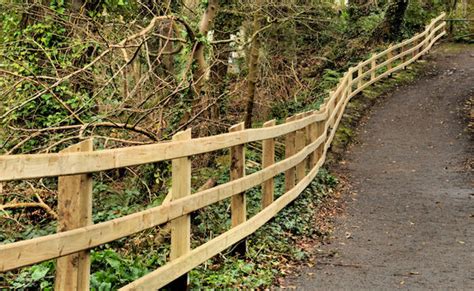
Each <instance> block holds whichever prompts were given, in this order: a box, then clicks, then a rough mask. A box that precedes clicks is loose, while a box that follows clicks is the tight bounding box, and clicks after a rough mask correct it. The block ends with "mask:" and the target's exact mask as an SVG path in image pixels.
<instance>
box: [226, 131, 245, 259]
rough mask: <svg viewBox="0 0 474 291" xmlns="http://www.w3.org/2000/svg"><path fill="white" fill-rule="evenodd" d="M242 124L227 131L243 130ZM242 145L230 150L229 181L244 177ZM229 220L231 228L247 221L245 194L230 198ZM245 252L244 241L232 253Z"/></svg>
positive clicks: (241, 253) (242, 254) (241, 254)
mask: <svg viewBox="0 0 474 291" xmlns="http://www.w3.org/2000/svg"><path fill="white" fill-rule="evenodd" d="M244 129H245V126H244V123H243V122H242V123H239V124H236V125H234V126H232V127H231V128H230V129H229V131H230V132H236V131H241V130H244ZM244 150H245V149H244V145H243V144H242V145H236V146H233V147H231V148H230V159H231V163H230V179H231V180H237V179H239V178H242V177H243V176H245V151H244ZM231 220H232V227H236V226H237V225H239V224H241V223H243V222H245V221H246V220H247V204H246V199H245V192H243V193H239V194H236V195H234V196H232V199H231ZM246 251H247V243H246V241H245V239H243V240H241V241H240V242H238V243H237V244H236V245H235V246H234V248H233V253H234V254H236V255H240V256H244V255H245V253H246Z"/></svg>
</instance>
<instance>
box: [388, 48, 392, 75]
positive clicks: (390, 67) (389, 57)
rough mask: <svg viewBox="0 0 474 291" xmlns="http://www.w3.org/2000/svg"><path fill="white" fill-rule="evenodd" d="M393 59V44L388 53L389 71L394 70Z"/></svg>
mask: <svg viewBox="0 0 474 291" xmlns="http://www.w3.org/2000/svg"><path fill="white" fill-rule="evenodd" d="M392 58H393V53H392V44H390V45H389V46H388V52H387V60H388V64H387V69H388V70H391V69H392ZM390 75H392V74H391V73H390Z"/></svg>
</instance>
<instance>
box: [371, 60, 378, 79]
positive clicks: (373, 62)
mask: <svg viewBox="0 0 474 291" xmlns="http://www.w3.org/2000/svg"><path fill="white" fill-rule="evenodd" d="M376 66H377V59H376V54H372V57H371V58H370V69H371V72H370V80H371V81H372V80H374V79H375V67H376Z"/></svg>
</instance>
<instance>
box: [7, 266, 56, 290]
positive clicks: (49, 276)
mask: <svg viewBox="0 0 474 291" xmlns="http://www.w3.org/2000/svg"><path fill="white" fill-rule="evenodd" d="M54 270H55V269H54V264H53V262H52V261H47V262H43V263H41V264H38V265H34V266H31V267H28V268H25V269H23V270H22V271H21V272H20V274H18V275H17V276H16V278H14V279H13V280H11V281H10V282H8V283H9V284H10V285H11V286H12V288H13V289H15V290H45V291H49V290H53V285H54V282H53V278H54Z"/></svg>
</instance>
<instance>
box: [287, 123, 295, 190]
mask: <svg viewBox="0 0 474 291" xmlns="http://www.w3.org/2000/svg"><path fill="white" fill-rule="evenodd" d="M294 120H296V116H291V117H288V118H287V119H286V122H292V121H294ZM295 141H296V133H295V132H290V133H288V134H287V135H286V136H285V159H288V158H289V157H291V156H292V155H294V154H295V152H296V150H295V146H296V145H295ZM295 173H296V172H295V168H290V169H288V170H286V172H285V190H286V191H288V190H290V189H291V188H293V187H294V186H295V182H296V180H295V179H296V176H295Z"/></svg>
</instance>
